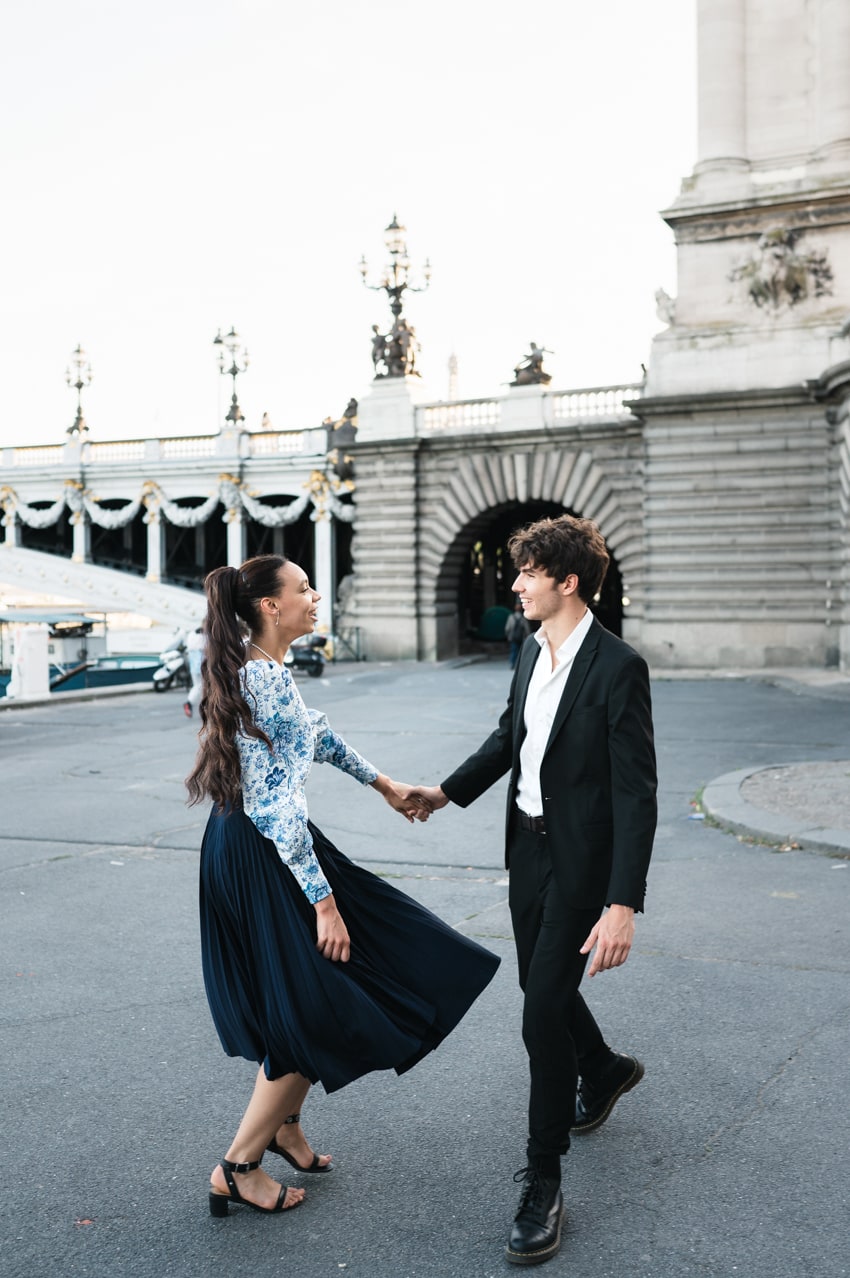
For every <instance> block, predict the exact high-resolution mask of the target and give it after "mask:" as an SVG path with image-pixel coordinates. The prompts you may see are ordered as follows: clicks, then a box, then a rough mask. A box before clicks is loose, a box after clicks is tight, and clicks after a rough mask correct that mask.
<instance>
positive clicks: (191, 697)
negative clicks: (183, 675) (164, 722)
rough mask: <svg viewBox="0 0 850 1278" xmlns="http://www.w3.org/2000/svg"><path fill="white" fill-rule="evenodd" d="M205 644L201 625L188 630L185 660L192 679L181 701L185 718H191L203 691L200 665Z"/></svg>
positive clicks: (202, 660)
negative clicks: (184, 698) (186, 694)
mask: <svg viewBox="0 0 850 1278" xmlns="http://www.w3.org/2000/svg"><path fill="white" fill-rule="evenodd" d="M206 646H207V641H206V639H205V638H204V628H203V626H198V628H197V629H196V630H192V631H190V633H189V634H188V635H187V636H186V660H187V661H188V662H189V678H190V679H191V680H192V686H191V688H190V689H189V692H188V696H187V698H186V700H185V701H184V702H183V713H184V714H185V715H186V718H187V719H191V717H192V714H193V712H194V711H195V710H197V709H198V706H199V705H200V704H201V695H202V691H203V684H202V681H201V666H202V665H203V663H204V649H205V648H206Z"/></svg>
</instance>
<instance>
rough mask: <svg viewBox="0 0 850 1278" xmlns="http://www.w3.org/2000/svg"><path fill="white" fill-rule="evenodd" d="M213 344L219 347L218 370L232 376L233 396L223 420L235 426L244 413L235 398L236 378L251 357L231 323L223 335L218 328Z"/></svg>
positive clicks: (240, 420)
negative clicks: (228, 329)
mask: <svg viewBox="0 0 850 1278" xmlns="http://www.w3.org/2000/svg"><path fill="white" fill-rule="evenodd" d="M213 346H217V347H218V348H219V352H218V371H219V372H220V373H221V374H222V376H223V377H232V378H233V397H232V399H231V401H230V411H229V412H228V414H227V416H226V417H225V419H224V420H225V421H226V422H233V425H234V426H236V423H237V422H244V420H245V414H244V413H243V412H242V409H241V408H240V407H239V402H238V400H237V399H236V378H237V377H238V376H239V374H240V373H244V372H245V371H246V370H247V368H248V365H249V364H250V363H251V358H250V356H249V354H248V351H247V350H246V349H245V347H244V346H243V345H242V339H241V338H240V336H239V334H238V333H237V332H236V329H235V328H234V327H233V325H231V327H230V332H229V333H225V335H224V336H223V337H222V334H221V329H219V330H218V332H217V333H216V335H215V337H214V338H213ZM225 352H226V353H225ZM228 360H229V361H230V367H229V368H228V366H227V365H228ZM240 361H241V363H240Z"/></svg>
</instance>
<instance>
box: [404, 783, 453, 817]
mask: <svg viewBox="0 0 850 1278" xmlns="http://www.w3.org/2000/svg"><path fill="white" fill-rule="evenodd" d="M410 795H411V798H413V799H416V800H417V801H418V802H420V803H424V804H426V805H427V807H428V811H429V812H436V811H438V809H439V808H444V807H445V806H446V804H447V803H448V801H449V800H448V796H447V795H445V794H443V791H442V789H441V788H440V786H438V785H415V786H414V787H413V789H412V790H411V791H410Z"/></svg>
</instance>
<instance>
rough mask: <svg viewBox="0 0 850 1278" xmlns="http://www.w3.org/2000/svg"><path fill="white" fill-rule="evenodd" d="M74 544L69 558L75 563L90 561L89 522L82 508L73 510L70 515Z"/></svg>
mask: <svg viewBox="0 0 850 1278" xmlns="http://www.w3.org/2000/svg"><path fill="white" fill-rule="evenodd" d="M70 524H71V527H72V528H73V530H74V531H73V537H74V545H73V550H72V552H71V560H72V562H73V563H75V564H87V563H90V562H91V524H90V523H89V520H88V516H87V515H86V512H85V511H84V510H75V511H74V513H73V514H72V515H71V517H70Z"/></svg>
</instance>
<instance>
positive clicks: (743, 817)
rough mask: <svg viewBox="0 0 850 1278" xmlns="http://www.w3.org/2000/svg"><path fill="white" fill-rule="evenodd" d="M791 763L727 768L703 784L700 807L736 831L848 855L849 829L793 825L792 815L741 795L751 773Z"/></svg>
mask: <svg viewBox="0 0 850 1278" xmlns="http://www.w3.org/2000/svg"><path fill="white" fill-rule="evenodd" d="M803 762H809V760H803ZM794 766H795V765H794V764H788V763H783V764H761V765H760V766H759V767H757V768H739V769H738V770H737V771H736V772H726V773H724V775H723V776H720V777H716V778H715V780H714V781H710V782H709V783H708V785H707V786H706V787H705V789H704V791H703V795H702V807H703V809H704V811H705V812H706V814H707V815H708V816H710V817H711V818H712V819H713V820H715V821H717V822H718V823H719V824H720V825H722V826H724V827H725V828H726V829H729V830H733V831H734V832H735V833H736V834H745V835H749V836H750V837H751V838H755V839H765V840H767V841H768V842H769V843H779V844H782V845H786V844H796V846H797V847H799V848H804V849H805V850H806V851H807V852H818V853H820V854H821V855H823V856H835V857H850V830H838V829H832V828H830V827H829V826H817V825H816V826H812V825H802V826H796V825H794V820H795V818H794V817H793V816H788V815H785V814H780V813H777V812H768V811H767V810H766V809H764V808H757V807H755V806H754V805H753V804H752V803H747V801H746V799H744V798H743V797H742V795H741V786H742V785H743V784H744V782H745V781H746V780H748V779H749V778H750V777H753V776H755V775H756V774H757V773H759V772H769V771H771V769H772V768H776V767H794Z"/></svg>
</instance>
